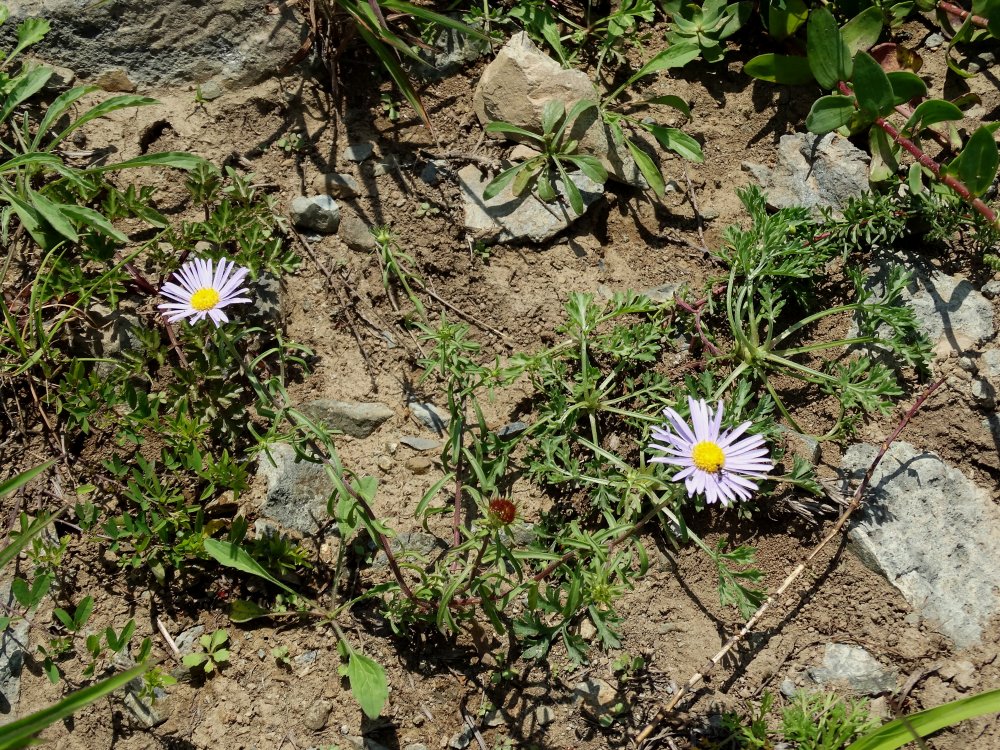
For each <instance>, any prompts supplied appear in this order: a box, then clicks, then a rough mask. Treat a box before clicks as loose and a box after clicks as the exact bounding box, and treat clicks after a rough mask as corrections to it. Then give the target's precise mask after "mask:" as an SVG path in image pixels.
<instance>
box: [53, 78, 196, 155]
mask: <svg viewBox="0 0 1000 750" xmlns="http://www.w3.org/2000/svg"><path fill="white" fill-rule="evenodd" d="M75 90H76V89H72V90H71V91H67V92H66V94H63V96H66V95H67V94H70V93H72V92H73V91H75ZM59 99H62V97H59ZM59 99H57V100H56V101H55V102H53V103H52V106H53V107H54V106H55V105H56V104H57V103H58V102H59ZM158 103H159V102H157V101H156V99H150V98H149V97H148V96H139V95H138V94H123V95H122V96H113V97H111V98H110V99H106V100H105V101H103V102H101V103H100V104H98V105H97V106H95V107H91V108H90V109H88V110H87V111H86V112H84V113H83V114H82V115H81V116H80V117H78V118H77V119H76V120H73V122H71V123H70V124H69V125H68V126H67V127H66V129H65V130H63V131H61V132H60V133H59V134H58V135H56V137H55V138H53V139H52V141H51V142H49V144H48V146H47V147H48V148H49V149H51V148H53V147H54V146H55V145H56V144H57V143H59V142H60V141H62V140H63V139H64V138H66V136H68V135H69V134H70V133H72V132H73V131H74V130H76V129H77V128H79V127H80V126H81V125H86V124H87V123H88V122H90V121H91V120H96V119H97V118H98V117H104V116H105V115H107V114H109V113H110V112H114V111H116V110H119V109H127V108H128V107H146V106H149V105H150V104H158ZM47 116H48V114H46V117H47ZM39 135H41V128H39ZM35 141H36V143H37V142H38V136H36V137H35ZM182 169H183V167H182Z"/></svg>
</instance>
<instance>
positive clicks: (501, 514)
mask: <svg viewBox="0 0 1000 750" xmlns="http://www.w3.org/2000/svg"><path fill="white" fill-rule="evenodd" d="M490 515H491V516H493V517H494V518H495V519H496V520H497V521H499V522H500V523H502V524H503V525H504V526H509V525H510V524H512V523H514V518H515V517H516V516H517V506H515V505H514V503H512V502H511V501H510V500H508V499H507V498H505V497H498V498H496V499H494V500H490Z"/></svg>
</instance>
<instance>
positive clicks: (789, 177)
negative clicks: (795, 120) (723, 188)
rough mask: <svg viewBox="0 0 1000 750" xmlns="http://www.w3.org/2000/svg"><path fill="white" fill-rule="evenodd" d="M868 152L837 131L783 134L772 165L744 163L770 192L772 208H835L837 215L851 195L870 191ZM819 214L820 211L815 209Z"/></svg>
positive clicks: (854, 195) (746, 168)
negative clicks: (836, 132) (820, 133)
mask: <svg viewBox="0 0 1000 750" xmlns="http://www.w3.org/2000/svg"><path fill="white" fill-rule="evenodd" d="M869 161H870V158H869V157H868V154H866V153H865V152H864V151H862V150H861V149H859V148H858V147H857V146H855V145H854V144H852V143H851V142H850V141H849V140H847V139H846V138H842V137H841V136H839V135H836V134H835V133H827V134H826V135H822V136H819V135H814V134H812V133H794V134H792V135H783V136H781V139H780V140H779V142H778V158H777V163H776V164H775V166H774V167H773V168H768V167H765V166H763V165H761V164H754V163H752V162H744V163H743V169H744V170H746V171H747V172H750V173H751V174H752V175H753V176H754V178H755V179H756V180H757V182H759V183H760V186H761V187H762V188H763V189H764V192H766V193H767V203H768V205H769V206H771V207H772V208H788V207H790V206H806V207H807V208H815V209H818V208H819V207H826V208H832V209H833V210H834V211H833V213H834V215H835V216H841V215H842V214H841V213H840V210H841V209H843V208H844V207H845V206H846V205H847V201H848V199H850V198H853V197H856V196H859V195H861V194H862V193H865V192H867V191H868V162H869ZM815 213H816V214H818V213H819V211H818V210H817V211H815Z"/></svg>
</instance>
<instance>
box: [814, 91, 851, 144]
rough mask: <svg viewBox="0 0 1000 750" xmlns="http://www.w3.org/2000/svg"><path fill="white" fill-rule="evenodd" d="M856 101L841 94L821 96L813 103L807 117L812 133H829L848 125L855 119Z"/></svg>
mask: <svg viewBox="0 0 1000 750" xmlns="http://www.w3.org/2000/svg"><path fill="white" fill-rule="evenodd" d="M854 112H855V109H854V100H853V99H851V98H850V97H848V96H842V95H840V94H830V95H828V96H821V97H820V98H819V99H817V100H816V101H815V102H813V105H812V108H811V109H810V110H809V114H808V116H807V117H806V128H808V129H809V132H810V133H818V134H823V133H829V132H831V131H833V130H836V129H837V128H839V127H841V126H843V125H846V124H847V123H848V122H850V121H851V118H852V117H854Z"/></svg>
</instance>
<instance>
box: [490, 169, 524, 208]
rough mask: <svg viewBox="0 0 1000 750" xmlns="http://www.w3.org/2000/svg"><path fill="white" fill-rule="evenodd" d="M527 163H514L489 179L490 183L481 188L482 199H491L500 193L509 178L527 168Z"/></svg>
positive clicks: (508, 182)
mask: <svg viewBox="0 0 1000 750" xmlns="http://www.w3.org/2000/svg"><path fill="white" fill-rule="evenodd" d="M528 163H529V162H521V163H520V164H515V165H514V166H513V167H510V168H509V169H505V170H504V171H503V172H501V173H500V174H498V175H497V176H496V177H494V178H493V179H492V180H490V184H489V185H487V186H486V188H485V189H484V190H483V199H484V200H491V199H493V198H496V197H497V196H498V195H500V193H501V192H502V191H503V189H504V188H505V187H507V185H509V184H510V182H511V180H513V179H514V178H515V177H516V176H517V173H518V172H520V171H521V170H525V169H528V167H527V165H528Z"/></svg>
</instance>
